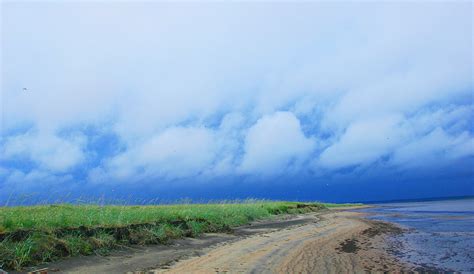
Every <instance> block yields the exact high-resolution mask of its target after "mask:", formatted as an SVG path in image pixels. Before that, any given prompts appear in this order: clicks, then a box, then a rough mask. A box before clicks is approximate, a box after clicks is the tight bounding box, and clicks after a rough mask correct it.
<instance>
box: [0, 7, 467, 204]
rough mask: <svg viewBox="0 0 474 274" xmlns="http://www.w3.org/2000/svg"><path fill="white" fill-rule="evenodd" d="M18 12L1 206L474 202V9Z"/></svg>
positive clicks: (2, 144) (11, 29)
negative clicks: (253, 200) (97, 201)
mask: <svg viewBox="0 0 474 274" xmlns="http://www.w3.org/2000/svg"><path fill="white" fill-rule="evenodd" d="M0 5H1V42H0V43H1V56H0V57H1V97H0V100H1V104H0V106H1V111H0V113H1V128H0V130H1V131H0V138H1V139H0V204H8V203H9V202H10V201H12V200H14V198H12V197H22V198H21V199H23V200H22V201H24V202H26V203H36V202H41V201H46V200H48V201H51V200H54V201H67V200H68V199H79V198H81V199H85V198H91V199H92V200H93V199H97V197H102V198H103V199H114V198H116V199H119V198H120V199H125V200H127V199H128V200H129V201H131V200H133V201H150V200H160V201H172V200H176V199H181V198H190V199H193V200H198V201H199V200H203V201H204V200H213V199H216V200H217V199H243V198H248V197H252V198H259V199H260V198H262V199H287V200H288V199H289V200H320V201H334V202H345V201H374V200H390V199H404V198H426V197H437V196H460V195H474V127H473V125H474V123H473V122H474V117H473V108H474V105H473V95H474V93H473V49H474V48H473V43H472V37H473V4H472V2H469V1H465V2H464V1H452V2H444V1H443V2H441V1H440V2H434V1H433V2H428V1H426V2H425V1H406V2H405V1H403V2H402V1H400V2H372V1H367V2H365V1H364V2H362V1H361V2H329V1H328V2H326V1H324V2H323V1H319V2H316V1H313V2H312V1H307V2H258V3H257V2H254V3H251V2H228V3H223V2H202V1H196V2H173V3H172V2H157V1H144V2H133V1H129V2H127V1H121V2H119V1H98V2H94V1H61V2H60V1H8V0H7V1H2V3H1V4H0Z"/></svg>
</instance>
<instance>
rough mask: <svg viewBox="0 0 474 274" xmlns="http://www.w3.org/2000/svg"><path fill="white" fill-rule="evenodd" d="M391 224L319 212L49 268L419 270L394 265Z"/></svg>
mask: <svg viewBox="0 0 474 274" xmlns="http://www.w3.org/2000/svg"><path fill="white" fill-rule="evenodd" d="M397 233H403V230H402V229H401V228H399V227H397V226H395V225H393V224H390V223H385V222H379V221H369V220H367V219H365V218H364V214H363V213H358V212H350V211H335V210H331V211H325V212H318V213H312V214H304V215H298V216H280V217H278V218H276V219H273V220H266V221H260V222H255V223H252V224H251V225H247V226H243V227H240V228H237V229H235V230H234V231H233V233H232V234H207V235H204V236H203V237H200V238H198V239H190V238H187V239H182V240H177V241H175V242H173V243H172V244H170V245H166V246H148V247H137V248H127V249H124V250H121V251H117V252H115V253H113V254H112V255H111V256H107V257H100V256H89V257H82V258H72V259H68V260H64V261H62V262H58V263H54V264H50V265H48V266H46V267H48V269H49V270H50V271H52V270H53V271H56V272H67V273H124V272H141V271H145V272H154V273H162V272H166V273H349V272H351V273H353V272H357V273H363V272H365V271H389V272H402V271H413V270H422V269H421V268H420V267H419V266H416V265H411V264H407V263H405V262H402V261H400V260H399V259H397V257H396V256H394V255H393V254H396V251H397V248H400V247H399V246H396V244H394V243H389V242H388V241H385V238H386V237H389V236H390V235H391V234H397Z"/></svg>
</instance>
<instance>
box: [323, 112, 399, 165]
mask: <svg viewBox="0 0 474 274" xmlns="http://www.w3.org/2000/svg"><path fill="white" fill-rule="evenodd" d="M400 123H401V117H399V116H396V115H391V116H385V117H378V118H373V119H369V120H363V121H359V122H355V123H352V124H351V125H350V126H349V128H348V129H347V130H346V132H345V133H344V134H343V135H342V136H341V137H340V139H339V140H338V141H336V142H335V143H334V144H333V145H331V146H329V147H328V148H327V149H325V150H324V151H323V152H322V153H321V156H320V158H319V161H318V162H317V164H318V165H320V166H322V167H326V168H342V167H347V166H354V165H360V164H370V163H372V162H374V161H376V160H377V159H379V158H380V157H381V156H383V155H385V154H387V153H389V152H390V151H391V149H393V148H394V147H396V146H397V145H399V144H400V143H401V142H403V139H404V135H405V134H406V133H405V132H403V131H402V130H401V129H400Z"/></svg>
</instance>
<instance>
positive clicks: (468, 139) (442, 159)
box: [391, 128, 474, 168]
mask: <svg viewBox="0 0 474 274" xmlns="http://www.w3.org/2000/svg"><path fill="white" fill-rule="evenodd" d="M468 156H474V137H473V136H471V135H470V134H469V133H468V132H463V133H461V134H459V135H457V136H452V135H448V134H447V133H446V132H445V131H444V130H443V129H441V128H436V129H435V130H433V131H432V132H430V133H429V134H427V135H426V136H423V137H422V138H418V139H415V140H413V141H412V142H409V143H407V144H404V145H402V146H400V147H399V148H397V149H396V150H395V153H394V155H393V158H392V159H391V163H392V164H394V165H397V166H402V167H403V168H416V167H431V168H433V167H437V166H442V165H445V164H448V163H450V162H452V161H453V160H458V159H462V158H464V157H468Z"/></svg>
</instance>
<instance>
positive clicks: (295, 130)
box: [240, 112, 315, 174]
mask: <svg viewBox="0 0 474 274" xmlns="http://www.w3.org/2000/svg"><path fill="white" fill-rule="evenodd" d="M314 147H315V142H314V141H313V140H311V139H310V138H307V137H306V136H305V135H304V133H303V132H302V131H301V126H300V122H299V120H298V118H296V117H295V116H294V114H292V113H291V112H276V113H274V114H272V115H270V116H265V117H262V118H261V119H259V120H258V121H257V123H256V124H255V125H253V126H252V127H251V128H250V129H249V130H248V133H247V135H246V137H245V146H244V150H245V154H244V157H243V161H242V164H241V166H240V169H241V171H242V172H244V173H257V174H258V173H261V174H272V173H281V172H285V171H286V169H287V168H288V167H289V168H297V167H298V165H299V164H301V162H302V161H304V160H306V158H307V157H308V156H309V155H310V154H311V152H312V150H313V149H314Z"/></svg>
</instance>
